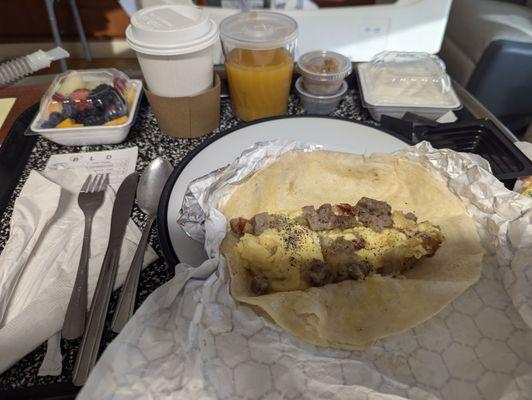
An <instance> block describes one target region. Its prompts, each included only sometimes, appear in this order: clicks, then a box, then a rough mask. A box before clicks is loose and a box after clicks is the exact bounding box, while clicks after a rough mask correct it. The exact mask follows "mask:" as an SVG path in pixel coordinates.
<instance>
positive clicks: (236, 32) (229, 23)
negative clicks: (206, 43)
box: [220, 11, 298, 121]
mask: <svg viewBox="0 0 532 400" xmlns="http://www.w3.org/2000/svg"><path fill="white" fill-rule="evenodd" d="M297 34H298V30H297V23H296V21H295V20H294V19H293V18H291V17H288V16H287V15H284V14H279V13H275V12H270V11H252V12H245V13H240V14H236V15H233V16H230V17H228V18H226V19H224V20H223V21H222V23H221V24H220V37H221V40H222V48H223V52H224V56H225V68H226V71H227V79H228V81H229V90H230V94H231V102H232V104H233V111H234V112H235V114H236V116H237V117H238V118H240V119H242V120H244V121H251V120H255V119H259V118H265V117H271V116H275V115H282V114H285V113H286V109H287V106H288V95H289V93H290V84H291V82H292V72H293V67H294V52H295V48H296V41H297Z"/></svg>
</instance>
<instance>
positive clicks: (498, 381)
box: [79, 142, 532, 400]
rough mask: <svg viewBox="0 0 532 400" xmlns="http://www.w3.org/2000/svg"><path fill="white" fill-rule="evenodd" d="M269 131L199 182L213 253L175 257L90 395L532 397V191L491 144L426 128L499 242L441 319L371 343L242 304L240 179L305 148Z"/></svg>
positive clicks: (192, 215)
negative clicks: (307, 330)
mask: <svg viewBox="0 0 532 400" xmlns="http://www.w3.org/2000/svg"><path fill="white" fill-rule="evenodd" d="M318 148H319V147H318V146H304V145H301V144H297V143H283V142H272V143H259V144H257V145H256V146H254V147H253V148H251V149H249V150H247V151H245V152H244V153H243V154H242V156H241V157H240V158H239V159H237V160H236V161H235V162H234V163H233V164H231V165H229V166H228V167H226V168H224V169H221V170H218V171H215V172H213V173H212V174H209V175H208V176H205V177H202V178H199V179H197V180H195V181H194V182H192V184H191V185H190V188H189V191H188V193H187V196H186V198H185V202H184V207H183V210H182V213H181V216H180V217H179V221H180V223H182V226H184V227H185V229H186V230H187V232H188V234H189V235H190V236H192V237H194V238H197V239H200V240H205V249H206V251H207V254H208V255H209V257H210V258H209V260H207V261H205V262H204V263H203V264H202V265H200V266H199V267H196V268H193V267H190V266H188V265H185V264H179V265H177V266H176V275H175V277H174V278H173V279H172V280H171V281H169V282H168V283H166V284H165V285H163V286H161V287H160V288H159V289H157V290H156V291H155V292H154V293H153V294H152V295H151V296H150V297H149V298H148V299H147V300H146V301H145V302H144V304H143V305H142V306H141V307H140V308H139V310H138V311H137V312H136V314H135V315H134V316H133V318H132V319H131V321H130V322H129V323H128V324H127V325H126V327H125V328H124V330H123V331H122V332H121V333H120V334H119V335H118V337H117V338H116V339H115V340H114V342H112V343H111V345H110V346H109V347H108V348H107V349H106V351H105V352H104V353H103V355H102V357H101V359H100V360H99V362H98V364H97V365H96V367H95V370H94V371H93V373H92V374H91V376H90V378H89V380H88V382H87V384H86V385H85V387H84V388H83V390H82V391H81V393H80V397H79V398H81V399H110V398H113V399H117V398H118V399H136V398H143V399H145V398H150V399H303V398H304V399H325V398H326V399H364V400H366V399H367V400H369V399H377V400H380V399H383V400H384V399H446V400H447V399H449V400H451V399H453V400H454V399H488V400H491V399H498V400H509V399H530V398H532V330H531V327H532V265H531V264H532V200H530V199H527V198H525V197H524V196H521V195H519V194H517V193H515V192H512V191H509V190H508V189H506V188H505V187H504V186H503V185H502V183H500V182H499V181H498V180H497V179H496V178H495V177H494V176H493V175H491V173H490V172H489V165H488V163H487V162H486V161H485V160H483V159H482V158H480V157H478V156H475V155H471V154H466V153H457V152H454V151H451V150H435V149H433V148H432V147H431V146H430V144H428V143H426V142H423V143H420V144H418V145H416V146H414V147H405V148H404V149H402V150H400V151H398V152H396V153H395V154H397V155H400V156H403V157H407V158H409V159H415V160H417V161H418V162H420V163H421V164H422V165H424V166H425V167H426V168H428V169H429V170H430V172H431V173H432V174H433V175H434V176H435V177H436V178H437V179H439V180H441V181H442V182H444V183H445V184H446V185H447V186H448V187H449V188H450V190H451V191H453V192H454V193H455V194H456V195H458V196H459V197H460V198H461V199H462V200H463V202H464V204H465V205H466V207H467V209H468V211H469V213H470V215H471V216H472V218H473V219H474V221H475V223H476V225H477V229H478V231H479V233H480V235H481V238H482V240H483V244H484V246H485V247H486V249H487V251H488V254H487V255H486V256H485V257H484V259H483V268H482V274H481V278H480V279H479V281H478V282H477V283H476V284H475V285H473V286H472V287H470V288H469V289H468V290H467V291H466V292H464V293H463V294H462V295H461V296H459V297H458V298H457V299H456V300H455V301H453V302H452V303H451V304H449V305H448V306H447V307H446V308H444V309H443V310H442V311H441V312H440V313H438V314H437V315H436V316H435V317H433V318H431V319H430V320H428V321H426V322H424V323H422V324H420V325H418V326H417V327H415V328H413V329H410V330H408V331H406V332H404V333H402V334H400V335H396V336H392V337H388V338H385V339H382V340H379V341H378V342H377V343H376V344H375V345H374V346H373V347H371V348H370V349H368V350H367V351H362V352H346V351H336V350H331V349H323V348H318V347H314V346H311V345H308V344H305V343H303V342H301V341H299V340H298V339H296V338H294V337H292V336H291V335H290V334H288V333H286V332H284V331H283V330H281V329H280V328H279V327H278V326H276V325H275V324H273V323H271V322H270V321H269V320H267V319H265V318H262V317H259V316H257V315H256V314H255V313H254V312H253V311H252V310H251V309H250V308H248V307H246V306H243V305H240V304H237V303H236V302H235V301H234V300H233V298H232V297H231V295H230V293H229V289H228V272H227V268H226V264H225V260H224V259H223V257H221V256H220V253H219V245H220V243H221V241H222V239H223V237H224V236H225V233H226V227H227V221H226V220H225V218H224V217H223V215H222V214H221V213H220V212H219V211H218V210H217V208H216V206H217V205H218V204H220V202H222V201H224V199H225V198H227V196H229V195H230V193H231V192H230V189H228V187H227V184H228V183H231V182H236V181H238V180H240V179H243V178H245V177H246V176H248V175H249V174H251V173H253V172H254V171H256V170H258V169H260V168H262V167H264V166H265V165H267V164H268V163H271V162H273V161H274V160H276V159H277V158H278V157H279V156H280V155H281V154H283V153H285V152H286V151H290V150H293V149H304V150H308V151H313V150H316V149H318Z"/></svg>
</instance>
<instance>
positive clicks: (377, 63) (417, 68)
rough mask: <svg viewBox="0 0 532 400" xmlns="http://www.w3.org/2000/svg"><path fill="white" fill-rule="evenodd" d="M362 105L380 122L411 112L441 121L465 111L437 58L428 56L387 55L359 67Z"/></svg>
mask: <svg viewBox="0 0 532 400" xmlns="http://www.w3.org/2000/svg"><path fill="white" fill-rule="evenodd" d="M357 77H358V83H359V87H360V93H361V100H362V105H363V106H364V107H365V108H367V109H368V111H369V113H370V114H371V116H372V117H373V119H375V120H376V121H380V120H381V117H382V116H383V115H388V116H390V117H395V118H402V117H403V116H404V115H405V114H406V113H407V112H411V113H414V114H416V115H419V116H421V117H424V118H427V119H430V120H433V121H435V120H437V119H438V118H440V117H441V116H443V115H444V114H446V113H447V112H449V111H454V110H458V109H460V108H462V105H461V103H460V101H459V100H458V97H457V96H456V94H455V92H454V90H453V88H452V87H451V83H450V78H449V76H448V75H447V74H446V73H445V69H444V68H443V63H442V62H441V60H439V59H438V58H437V57H435V56H432V55H430V54H425V53H396V52H384V53H381V54H378V55H377V56H375V57H374V58H373V59H372V60H371V61H370V62H368V63H362V64H358V65H357Z"/></svg>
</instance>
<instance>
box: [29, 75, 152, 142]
mask: <svg viewBox="0 0 532 400" xmlns="http://www.w3.org/2000/svg"><path fill="white" fill-rule="evenodd" d="M105 73H108V74H110V75H109V77H112V76H114V75H115V74H117V73H119V71H116V70H112V69H109V70H87V71H79V74H81V76H86V77H87V79H93V80H94V79H95V77H96V76H103V75H101V74H105ZM120 74H121V73H120ZM65 76H66V75H65V74H61V75H59V76H58V77H57V78H56V79H55V80H54V82H53V83H52V85H51V86H50V88H49V89H48V91H47V92H46V94H45V95H44V96H43V99H42V101H41V107H40V109H39V112H38V113H37V115H36V116H35V118H34V120H33V122H32V123H31V126H30V131H29V132H27V134H28V135H34V134H39V135H41V136H43V137H45V138H46V139H48V140H51V141H52V142H55V143H58V144H61V145H63V146H86V145H101V144H117V143H121V142H123V141H124V140H125V139H126V137H127V135H128V133H129V129H130V128H131V126H132V125H133V123H134V122H135V118H136V115H137V111H138V107H139V105H140V97H141V95H142V81H140V80H138V79H127V87H128V90H134V94H133V95H132V96H131V98H128V99H127V100H126V102H127V108H128V111H127V120H126V121H125V122H123V123H120V124H117V125H103V124H102V125H93V126H72V127H68V126H67V127H61V128H57V127H56V128H47V127H43V126H42V125H43V124H44V122H45V121H46V119H47V117H46V116H45V113H46V109H47V107H48V106H50V104H51V103H53V102H54V101H53V100H52V97H53V93H54V91H55V90H57V88H58V87H59V86H58V85H60V84H61V82H63V81H64V79H65ZM121 76H123V74H121ZM62 80H63V81H62ZM98 82H100V81H95V82H94V84H97V83H98ZM56 103H58V104H59V103H61V101H56ZM74 105H75V104H74Z"/></svg>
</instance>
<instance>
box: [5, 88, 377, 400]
mask: <svg viewBox="0 0 532 400" xmlns="http://www.w3.org/2000/svg"><path fill="white" fill-rule="evenodd" d="M302 113H303V110H302V108H301V106H300V105H299V100H298V99H297V98H296V97H295V96H293V95H292V96H291V97H290V102H289V107H288V114H289V115H296V114H302ZM331 115H332V116H336V117H342V118H347V119H352V120H355V121H369V115H368V113H367V111H366V110H364V109H363V108H362V107H361V106H360V101H359V98H358V93H357V92H356V91H354V90H350V91H349V92H348V95H347V96H346V98H345V100H343V101H342V103H340V105H339V107H338V109H337V110H336V111H335V112H334V113H333V114H331ZM238 124H239V120H238V119H237V118H235V116H234V115H233V112H232V109H231V104H230V101H229V99H227V98H226V99H222V104H221V119H220V127H219V128H218V129H217V130H216V131H215V132H213V133H211V134H209V135H207V136H204V137H201V138H198V139H175V138H171V137H168V136H166V135H165V134H163V133H162V132H161V131H160V130H159V127H158V125H157V120H156V119H155V117H154V115H153V113H152V111H151V109H150V107H149V105H148V104H147V102H146V101H143V103H142V105H141V107H140V109H139V112H138V115H137V120H136V122H135V124H134V126H133V127H132V128H131V131H130V133H129V136H128V138H127V140H126V141H125V142H124V143H121V144H118V145H105V146H79V147H65V146H61V145H57V144H55V143H53V142H50V141H48V140H46V139H44V138H42V137H39V138H38V139H37V140H36V142H35V145H34V146H33V149H32V150H31V154H30V156H29V159H28V162H27V163H26V165H25V166H24V169H23V171H22V174H21V176H20V178H19V179H18V182H17V185H16V188H15V190H14V192H13V193H12V195H11V199H10V200H9V204H8V205H7V207H6V209H5V212H4V213H3V215H1V216H0V252H1V251H2V250H3V248H4V246H5V243H6V241H7V239H8V237H9V222H10V219H11V213H12V210H13V203H14V201H15V199H16V197H17V195H18V193H19V192H20V190H21V188H22V186H23V185H24V182H25V181H26V178H27V177H28V175H29V173H30V171H31V170H32V169H35V170H43V169H44V167H45V165H46V162H47V161H48V159H49V157H50V156H51V155H52V154H60V153H76V152H87V151H99V150H111V149H121V148H126V147H132V146H137V147H138V149H139V153H138V160H137V166H136V170H137V172H138V173H142V171H143V170H144V168H145V167H146V165H147V164H148V163H149V162H150V161H151V160H153V159H154V158H156V157H158V156H163V157H165V158H166V159H168V160H169V161H170V162H171V163H172V165H174V166H176V165H177V164H178V163H179V162H180V161H181V160H182V159H183V158H184V157H185V156H186V155H187V154H188V153H189V152H191V151H192V150H193V149H195V148H196V147H197V146H198V145H200V144H201V143H202V142H203V141H204V140H206V139H207V138H210V137H212V136H214V135H216V134H218V133H219V132H223V131H225V130H227V129H230V128H233V127H235V126H237V125H238ZM17 134H23V132H17ZM5 150H6V149H5ZM132 218H133V220H134V221H135V223H136V224H137V225H138V226H139V227H143V226H144V223H145V218H144V214H143V213H142V212H141V211H140V210H139V209H138V208H137V207H136V206H135V207H134V209H133V214H132ZM150 244H151V245H152V247H153V248H154V249H155V251H156V252H157V253H158V254H159V256H160V258H159V259H158V260H157V261H156V262H154V263H153V264H152V265H150V266H149V267H147V268H146V269H145V270H144V271H143V272H142V274H141V277H140V283H139V292H138V296H137V301H138V304H140V303H141V302H143V301H144V299H146V297H147V296H148V295H149V294H150V293H151V292H153V290H155V289H156V288H157V287H159V286H160V285H162V284H163V283H165V282H166V281H168V280H169V279H170V278H171V277H172V276H173V269H172V268H167V267H166V265H165V262H164V260H163V259H162V253H161V249H160V246H159V243H158V239H157V232H156V229H155V228H154V230H153V231H152V232H151V235H150ZM118 295H119V290H117V291H115V292H114V293H113V296H112V298H111V303H110V307H109V313H108V317H107V321H106V326H105V330H104V334H103V339H102V346H101V349H100V350H101V351H103V349H104V348H105V347H106V346H107V345H108V344H109V343H110V342H111V341H112V340H113V339H114V337H115V335H116V334H114V333H113V332H112V331H111V329H110V322H111V319H112V315H113V312H114V309H115V306H116V301H117V300H118ZM138 304H137V306H138ZM78 346H79V340H70V341H68V340H62V341H61V348H62V354H63V372H62V374H61V375H60V376H57V377H53V376H45V377H42V376H37V371H38V369H39V366H40V364H41V362H42V360H43V358H44V354H45V352H46V343H43V344H41V345H40V346H39V347H38V348H36V349H35V350H34V351H32V352H31V353H30V354H28V355H27V356H26V357H24V358H23V359H22V360H20V361H19V362H18V363H16V364H15V365H13V366H12V367H11V368H10V369H8V370H7V371H5V372H4V373H3V374H2V375H0V398H4V395H3V394H7V395H8V397H10V398H32V397H34V396H35V397H38V398H71V397H73V396H74V395H75V389H73V387H72V386H71V379H72V367H73V363H74V359H75V356H76V352H77V348H78ZM32 387H33V388H34V389H37V390H31V391H30V388H32ZM38 388H42V390H39V389H38ZM46 388H49V389H52V388H53V390H46ZM24 389H26V391H24ZM62 391H63V392H64V394H65V396H61V394H62V393H61V392H62ZM67 392H68V393H70V395H67Z"/></svg>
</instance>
